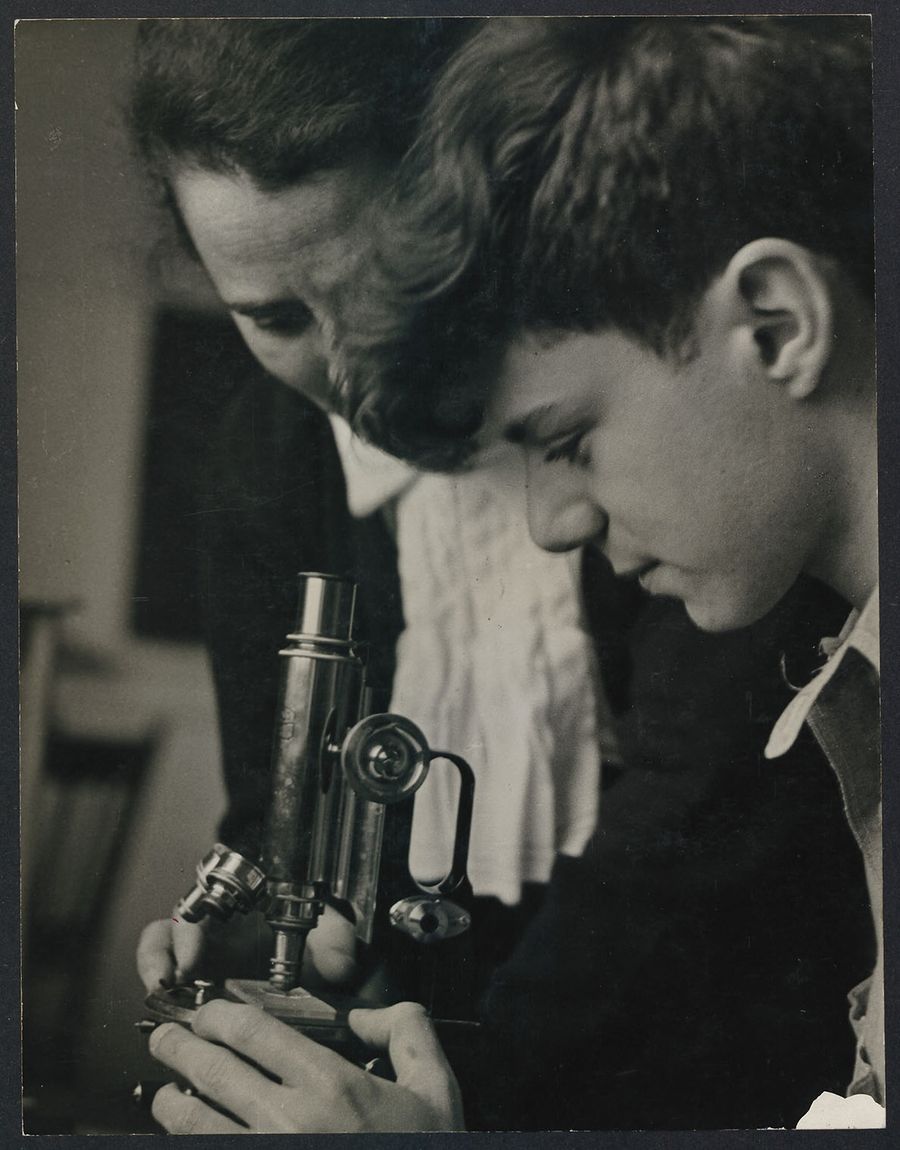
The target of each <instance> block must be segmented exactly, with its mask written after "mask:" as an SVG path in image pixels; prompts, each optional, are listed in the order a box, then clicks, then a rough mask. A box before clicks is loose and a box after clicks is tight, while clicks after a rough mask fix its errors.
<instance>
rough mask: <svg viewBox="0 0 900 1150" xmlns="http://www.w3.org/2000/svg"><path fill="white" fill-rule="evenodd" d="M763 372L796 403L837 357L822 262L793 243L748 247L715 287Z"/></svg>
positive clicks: (772, 241)
mask: <svg viewBox="0 0 900 1150" xmlns="http://www.w3.org/2000/svg"><path fill="white" fill-rule="evenodd" d="M712 290H713V292H714V293H715V294H716V295H717V296H718V297H719V299H718V302H719V304H720V305H725V306H726V307H727V311H728V312H730V313H731V322H732V324H733V325H734V326H735V327H736V328H737V329H739V330H740V331H741V332H742V334H743V335H744V336H745V337H747V338H746V339H744V340H743V341H742V344H743V346H744V347H745V348H746V349H747V351H748V354H751V355H752V356H753V357H754V359H755V361H756V363H757V366H758V368H759V370H760V371H761V372H762V373H763V374H764V375H765V376H766V377H767V378H768V379H770V380H772V381H773V382H777V383H782V384H784V385H785V386H786V387H787V388H788V392H789V394H790V395H791V396H792V397H793V398H794V399H803V398H805V397H806V396H808V395H811V394H812V393H813V392H814V391H815V390H816V388H817V387H818V386H819V382H820V380H821V378H822V374H823V372H824V370H825V366H826V364H827V363H828V360H829V357H830V356H831V352H832V335H833V321H834V316H833V305H832V299H831V291H830V288H829V283H828V279H827V277H826V274H825V270H824V268H823V266H822V264H821V262H820V261H819V260H818V258H817V257H816V256H815V255H814V254H813V253H812V252H810V251H808V250H807V249H806V248H804V247H801V246H800V245H799V244H795V243H791V242H790V241H789V240H780V239H759V240H753V241H751V242H750V243H749V244H745V246H744V247H742V248H741V249H740V250H739V251H737V252H736V253H735V254H734V255H733V256H732V258H731V260H730V261H729V263H728V266H727V268H726V269H725V271H724V272H723V274H722V276H721V277H720V279H719V280H718V281H717V282H716V284H715V285H714V287H713V289H712Z"/></svg>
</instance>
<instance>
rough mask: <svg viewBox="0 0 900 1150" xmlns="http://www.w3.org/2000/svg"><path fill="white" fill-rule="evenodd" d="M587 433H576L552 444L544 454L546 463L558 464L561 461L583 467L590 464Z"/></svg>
mask: <svg viewBox="0 0 900 1150" xmlns="http://www.w3.org/2000/svg"><path fill="white" fill-rule="evenodd" d="M586 437H587V432H585V431H576V432H573V433H572V434H571V435H567V436H566V438H565V439H561V440H559V441H558V442H557V443H554V444H552V445H551V446H550V447H548V448H547V450H546V451H545V453H544V462H545V463H557V462H558V461H559V460H560V459H564V460H566V462H567V463H578V464H580V465H582V466H584V465H585V464H587V463H588V462H590V460H589V455H588V450H587V444H586V442H585V440H586Z"/></svg>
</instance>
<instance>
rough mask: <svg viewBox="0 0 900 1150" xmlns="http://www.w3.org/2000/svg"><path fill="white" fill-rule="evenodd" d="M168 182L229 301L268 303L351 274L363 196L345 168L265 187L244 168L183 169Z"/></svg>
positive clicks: (360, 240)
mask: <svg viewBox="0 0 900 1150" xmlns="http://www.w3.org/2000/svg"><path fill="white" fill-rule="evenodd" d="M174 188H175V194H176V198H177V200H178V204H179V208H180V209H181V212H182V215H183V217H184V219H185V223H186V225H187V227H188V230H189V231H190V233H191V235H192V238H193V239H194V242H195V244H196V246H197V248H198V251H199V252H200V255H201V258H203V260H204V262H205V263H206V264H207V266H208V267H209V270H210V271H211V272H212V273H213V275H214V278H218V279H220V280H221V281H222V283H221V284H220V287H221V289H222V290H223V295H227V296H228V297H229V298H228V299H227V301H226V302H228V303H229V304H235V305H240V306H241V307H243V305H248V306H256V305H259V304H267V303H270V302H273V301H275V300H277V299H279V298H282V297H283V296H289V295H291V294H293V292H294V291H296V290H297V289H304V290H305V289H307V288H309V287H311V286H313V285H314V286H315V287H317V288H318V289H319V290H320V291H323V292H324V291H328V290H330V289H331V287H332V286H333V285H334V284H335V283H336V282H338V281H340V280H341V279H342V278H344V277H345V276H346V275H348V274H350V273H351V271H352V267H353V266H355V259H356V255H357V253H358V250H359V248H360V247H361V245H362V244H363V243H364V236H365V229H364V227H362V226H360V223H361V221H360V216H361V214H362V213H363V212H364V210H365V208H366V206H367V204H368V202H369V201H368V198H367V197H366V196H365V195H364V194H363V191H362V188H361V187H360V186H359V182H358V181H356V180H355V179H354V178H353V173H352V171H349V170H348V171H344V170H341V171H339V172H331V173H320V174H319V175H317V176H315V177H311V178H308V179H304V180H303V181H301V182H299V183H298V184H297V185H295V186H292V187H289V188H283V189H275V190H266V189H262V188H260V187H259V186H258V185H257V184H256V183H255V182H254V181H253V180H252V179H251V178H250V176H248V175H247V174H246V173H242V172H238V173H230V172H226V173H223V172H215V171H209V170H207V169H198V168H186V169H182V170H181V171H180V172H178V173H177V174H176V176H175V179H174Z"/></svg>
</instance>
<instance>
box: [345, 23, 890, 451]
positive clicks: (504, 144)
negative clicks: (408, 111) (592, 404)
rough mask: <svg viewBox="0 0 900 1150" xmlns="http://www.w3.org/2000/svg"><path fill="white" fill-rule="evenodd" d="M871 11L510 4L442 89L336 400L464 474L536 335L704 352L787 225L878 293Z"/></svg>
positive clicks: (350, 344) (378, 431) (368, 426)
mask: <svg viewBox="0 0 900 1150" xmlns="http://www.w3.org/2000/svg"><path fill="white" fill-rule="evenodd" d="M869 31H870V30H869V22H868V19H867V18H858V17H833V18H820V17H793V18H775V17H765V18H756V19H754V18H741V17H733V18H719V17H714V18H704V17H692V18H682V17H665V18H657V19H646V18H645V19H639V18H611V19H609V18H607V19H604V18H586V19H579V20H512V21H509V20H494V21H490V22H489V25H488V26H487V27H485V28H484V29H482V30H481V31H479V33H478V34H477V35H476V36H474V37H473V38H472V39H471V40H470V41H469V42H468V44H466V45H465V46H463V48H462V49H461V50H460V51H459V53H458V54H457V56H456V58H455V59H454V61H453V62H452V63H451V65H450V66H449V68H448V69H447V71H446V72H445V74H444V76H443V77H442V79H441V81H440V82H439V84H438V85H437V86H436V88H435V90H434V93H433V97H432V102H431V107H430V111H429V112H428V114H427V115H426V118H425V120H424V128H423V132H422V135H421V138H420V141H419V143H418V145H417V146H416V147H415V148H414V150H413V152H412V154H411V155H410V157H409V159H408V162H407V164H406V165H405V168H404V171H403V177H402V181H401V183H400V185H399V190H398V191H397V194H396V200H395V202H394V203H393V204H392V205H390V207H389V210H388V212H386V214H385V224H384V228H383V236H382V238H381V243H380V249H381V254H380V259H379V266H378V269H377V276H378V282H377V283H374V284H367V285H365V287H366V291H365V295H364V296H363V294H362V292H358V293H357V297H356V298H355V299H354V300H352V301H350V303H351V309H350V311H349V313H348V318H349V322H348V324H347V326H348V330H347V331H345V332H339V333H337V334H338V336H339V337H340V342H341V345H342V346H341V349H340V355H339V364H340V369H339V372H338V390H339V392H340V395H339V403H340V404H341V406H342V408H343V410H344V411H345V412H346V414H347V415H348V417H350V418H351V420H352V422H353V423H354V425H355V426H356V428H357V430H358V431H360V433H362V434H363V435H365V436H367V437H368V438H370V439H374V440H375V441H376V442H379V443H380V444H382V445H383V446H385V447H386V448H387V449H388V450H390V451H392V452H393V453H395V454H399V455H401V456H404V457H407V458H411V459H414V460H415V461H417V462H418V463H420V464H421V465H424V466H429V465H430V466H436V467H443V466H455V465H457V464H458V463H459V462H460V461H461V459H463V458H464V457H465V454H466V451H467V448H468V445H469V443H470V440H471V437H472V436H473V434H474V432H475V431H476V430H477V428H478V426H479V425H480V422H481V419H482V415H483V407H484V403H485V399H486V394H487V389H488V387H489V380H490V374H491V368H490V365H491V356H492V355H494V356H495V357H496V356H498V355H499V354H500V353H501V352H502V347H503V342H504V340H505V339H506V338H508V337H509V335H510V334H511V333H512V332H514V331H516V330H518V329H522V328H525V329H528V330H532V331H536V332H544V333H547V334H548V335H551V336H552V335H555V334H557V333H560V332H564V331H573V330H575V331H586V332H587V331H597V330H600V329H603V328H609V327H614V328H617V329H620V330H621V331H623V332H625V333H626V334H629V335H630V336H632V337H634V338H636V339H637V340H638V341H640V342H641V343H643V344H644V345H646V346H648V347H650V348H652V349H653V350H654V351H656V352H657V353H658V354H660V355H664V354H670V353H672V354H676V353H677V354H679V355H688V354H690V350H691V341H690V339H689V337H690V333H691V326H692V319H693V313H694V308H695V305H696V304H697V302H698V300H699V298H700V296H701V295H702V293H703V292H704V290H705V289H706V288H707V287H708V285H709V283H710V281H711V280H712V278H713V277H714V276H715V275H716V274H717V273H718V272H720V271H721V270H723V269H724V267H725V266H726V264H727V262H728V260H729V259H730V257H731V256H732V255H733V254H734V253H735V252H736V251H737V250H738V249H739V248H740V247H742V246H743V245H744V244H745V243H747V242H749V241H750V240H752V239H754V238H759V237H762V236H777V237H781V238H783V239H788V240H792V241H794V242H796V243H798V244H801V245H803V246H804V247H807V248H809V249H810V250H812V251H814V252H817V253H821V254H823V255H827V256H830V257H834V258H835V259H836V260H838V261H839V262H840V265H841V267H842V269H843V270H844V271H845V273H846V274H849V275H850V276H852V277H853V279H854V281H855V282H856V284H857V286H858V287H859V288H860V290H862V291H865V292H869V293H870V292H871V282H872V267H873V243H872V230H873V225H872V131H871V54H870V36H869Z"/></svg>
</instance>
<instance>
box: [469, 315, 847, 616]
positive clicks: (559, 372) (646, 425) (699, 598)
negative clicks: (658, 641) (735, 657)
mask: <svg viewBox="0 0 900 1150" xmlns="http://www.w3.org/2000/svg"><path fill="white" fill-rule="evenodd" d="M754 354H755V353H754V351H753V349H749V350H748V349H747V348H745V347H742V346H741V344H740V340H738V339H733V340H729V339H722V340H710V341H707V342H706V343H705V344H703V345H701V348H700V352H699V354H698V355H697V356H696V357H695V358H694V359H692V360H691V361H690V362H689V363H687V364H684V365H681V366H678V365H676V364H675V363H674V362H669V361H668V360H666V359H661V358H659V357H658V356H656V355H655V354H654V353H653V352H652V351H649V350H647V349H645V348H644V347H642V346H641V345H639V344H637V343H636V342H634V341H633V340H631V339H629V338H627V337H626V336H625V335H623V334H621V333H620V332H617V331H603V332H599V333H592V334H580V333H579V334H564V335H562V336H561V337H559V338H556V339H552V340H548V339H542V338H540V337H538V336H535V335H529V334H524V335H521V336H519V337H518V338H517V339H516V340H514V341H513V342H512V344H511V345H510V347H509V349H508V352H507V354H506V357H505V360H504V364H503V368H502V370H501V374H500V379H499V382H498V386H497V387H496V390H495V392H494V398H493V400H492V404H491V408H490V411H489V415H488V421H487V425H486V428H485V435H486V439H488V440H489V439H491V438H493V437H494V436H496V435H500V436H503V437H504V438H506V439H509V440H511V441H513V442H517V443H520V444H521V445H522V447H523V449H524V451H525V455H526V459H527V464H528V468H527V472H528V504H529V520H530V526H531V533H532V536H533V537H534V539H535V541H536V542H537V543H538V544H539V545H540V546H542V547H544V548H546V549H548V550H551V551H562V550H568V549H570V548H572V547H577V546H579V545H580V544H584V543H592V542H593V543H595V544H597V545H599V546H601V547H602V550H603V551H604V553H605V554H606V555H607V557H608V558H609V560H610V561H611V563H612V565H613V567H614V569H615V570H616V572H617V573H619V574H634V575H637V576H639V578H640V581H641V583H642V585H643V586H644V587H645V588H646V589H647V590H648V591H650V592H651V593H653V594H657V595H666V596H674V597H675V598H678V599H681V600H683V602H684V603H685V606H686V607H687V610H688V613H689V614H690V615H691V617H692V618H693V620H694V621H695V622H696V623H697V624H698V625H699V626H701V627H703V628H704V629H707V630H712V631H718V630H725V629H729V628H734V627H740V626H744V625H747V624H749V623H751V622H753V621H754V620H755V619H757V618H759V617H760V616H762V615H763V614H764V613H765V612H766V611H768V610H769V609H770V608H771V607H773V606H774V605H775V603H776V602H777V601H778V600H779V599H780V598H781V596H782V595H783V594H785V593H786V592H787V590H788V589H789V587H790V586H791V584H792V583H793V582H794V580H795V579H796V577H797V576H798V574H799V573H800V571H801V570H802V569H803V567H804V566H805V565H806V561H807V558H808V557H809V555H810V554H811V553H812V551H813V549H814V547H815V535H816V533H817V532H819V531H820V530H821V526H822V516H823V515H824V513H825V512H824V504H823V503H822V500H823V498H824V492H823V491H822V490H821V488H822V486H823V485H822V483H821V474H822V471H821V468H820V467H819V466H818V465H817V463H816V459H815V448H814V443H815V441H814V439H813V438H812V437H808V436H805V435H804V434H802V431H801V430H800V424H798V422H797V419H798V416H797V414H796V412H795V411H794V410H793V407H796V406H797V405H791V403H790V401H789V400H788V399H787V398H786V397H785V395H784V390H785V389H783V388H778V387H775V386H773V385H769V386H768V387H766V386H763V385H761V383H760V380H759V379H758V378H757V374H756V373H754V372H753V370H752V367H751V368H748V366H747V365H748V364H750V365H752V361H753V358H754Z"/></svg>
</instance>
